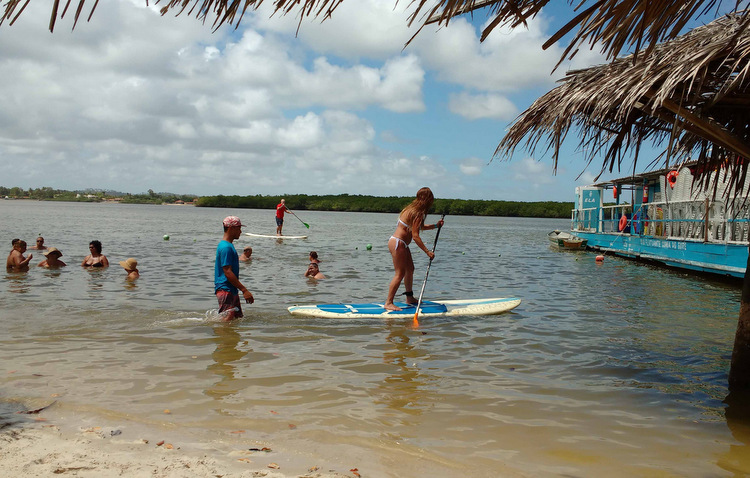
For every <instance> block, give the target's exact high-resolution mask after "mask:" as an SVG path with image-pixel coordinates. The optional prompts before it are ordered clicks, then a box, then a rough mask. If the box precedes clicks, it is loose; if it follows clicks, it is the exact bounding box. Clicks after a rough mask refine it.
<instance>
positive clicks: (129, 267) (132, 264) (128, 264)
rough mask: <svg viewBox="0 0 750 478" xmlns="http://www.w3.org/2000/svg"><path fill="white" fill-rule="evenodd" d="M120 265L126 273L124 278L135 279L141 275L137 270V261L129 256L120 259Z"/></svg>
mask: <svg viewBox="0 0 750 478" xmlns="http://www.w3.org/2000/svg"><path fill="white" fill-rule="evenodd" d="M120 265H121V266H122V268H123V269H125V272H127V273H128V276H127V277H126V278H125V280H135V279H137V278H139V277H140V276H141V273H140V272H138V261H137V260H135V259H134V258H132V257H130V258H128V259H127V260H124V261H120Z"/></svg>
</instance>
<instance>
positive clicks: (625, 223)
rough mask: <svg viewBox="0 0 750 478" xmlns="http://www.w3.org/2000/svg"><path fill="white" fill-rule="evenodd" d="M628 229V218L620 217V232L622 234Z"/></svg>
mask: <svg viewBox="0 0 750 478" xmlns="http://www.w3.org/2000/svg"><path fill="white" fill-rule="evenodd" d="M626 227H628V217H627V216H626V215H625V214H623V215H622V216H620V223H619V224H618V226H617V228H618V229H619V230H620V232H622V231H624V230H625V228H626Z"/></svg>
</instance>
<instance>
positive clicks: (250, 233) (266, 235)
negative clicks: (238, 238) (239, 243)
mask: <svg viewBox="0 0 750 478" xmlns="http://www.w3.org/2000/svg"><path fill="white" fill-rule="evenodd" d="M245 235H246V236H250V237H273V238H274V239H307V236H286V235H284V236H277V235H276V234H253V233H252V232H246V233H245Z"/></svg>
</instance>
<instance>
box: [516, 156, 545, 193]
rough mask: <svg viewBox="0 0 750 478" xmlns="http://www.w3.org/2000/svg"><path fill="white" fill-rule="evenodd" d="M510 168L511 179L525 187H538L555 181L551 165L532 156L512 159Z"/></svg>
mask: <svg viewBox="0 0 750 478" xmlns="http://www.w3.org/2000/svg"><path fill="white" fill-rule="evenodd" d="M510 169H511V171H513V180H514V181H517V182H519V183H522V184H525V185H526V187H532V188H539V187H542V186H545V185H549V184H553V183H554V182H555V177H554V176H552V165H551V164H547V163H542V162H540V161H537V160H535V159H534V158H530V157H526V158H524V159H522V160H520V161H514V162H513V163H511V166H510Z"/></svg>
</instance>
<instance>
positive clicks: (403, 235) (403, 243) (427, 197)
mask: <svg viewBox="0 0 750 478" xmlns="http://www.w3.org/2000/svg"><path fill="white" fill-rule="evenodd" d="M434 202H435V196H433V195H432V191H431V190H430V188H422V189H420V190H419V191H417V197H416V199H414V200H413V201H412V202H411V203H410V204H409V205H408V206H406V207H405V208H404V209H402V210H401V213H400V214H399V216H398V222H397V223H396V232H394V233H393V235H392V236H391V237H390V239H388V250H389V251H390V252H391V258H393V268H394V269H395V271H394V274H393V279H391V283H390V285H389V286H388V298H387V299H386V300H385V309H387V310H401V307H398V306H397V305H395V304H394V303H393V298H394V297H395V296H396V291H398V288H399V286H401V281H402V280H403V282H404V287H405V288H406V292H405V293H404V295H406V303H407V304H414V305H416V304H417V299H415V298H414V291H413V282H414V262H413V261H412V258H411V251H409V244H411V241H412V239H414V242H415V243H416V244H417V246H418V247H419V248H420V249H422V250H423V251H424V253H425V254H427V257H429V258H430V260H432V259H433V258H434V257H435V254H434V253H433V252H432V251H430V250H429V249H428V248H427V246H425V245H424V242H422V238H421V237H420V236H419V231H422V230H425V229H435V228H436V227H441V226H442V225H443V220H442V219H441V220H439V221H438V222H437V223H436V224H430V225H427V224H425V223H424V220H425V217H427V211H429V210H430V208H431V207H432V204H433V203H434Z"/></svg>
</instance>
